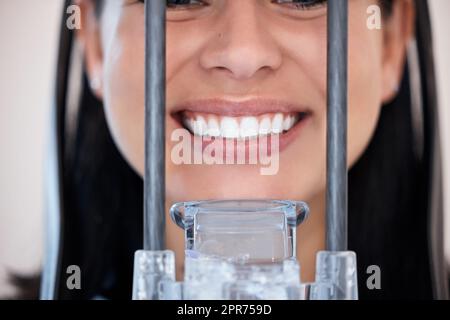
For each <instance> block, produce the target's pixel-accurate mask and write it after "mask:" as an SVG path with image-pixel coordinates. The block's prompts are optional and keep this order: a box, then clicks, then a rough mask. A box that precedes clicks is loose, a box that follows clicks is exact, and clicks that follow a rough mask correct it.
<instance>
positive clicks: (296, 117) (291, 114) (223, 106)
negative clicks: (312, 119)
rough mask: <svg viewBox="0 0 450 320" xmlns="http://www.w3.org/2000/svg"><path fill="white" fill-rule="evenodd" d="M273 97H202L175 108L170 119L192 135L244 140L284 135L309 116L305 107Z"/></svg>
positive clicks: (309, 113)
mask: <svg viewBox="0 0 450 320" xmlns="http://www.w3.org/2000/svg"><path fill="white" fill-rule="evenodd" d="M299 109H300V107H298V106H293V105H289V104H286V103H281V102H279V101H273V100H248V101H245V102H229V101H225V100H206V101H197V102H192V103H187V104H184V105H183V106H179V107H178V108H175V112H174V114H173V115H174V118H175V119H176V120H177V121H178V122H179V124H180V125H181V126H182V127H184V128H185V129H186V130H188V131H189V132H190V133H191V134H192V135H194V136H196V137H212V138H216V139H220V138H222V139H237V140H247V139H254V138H258V137H263V136H267V135H280V136H283V135H288V133H289V132H291V131H294V129H295V128H296V127H298V126H299V125H300V123H302V122H304V121H303V120H306V119H307V118H309V116H311V112H310V111H309V110H301V111H299Z"/></svg>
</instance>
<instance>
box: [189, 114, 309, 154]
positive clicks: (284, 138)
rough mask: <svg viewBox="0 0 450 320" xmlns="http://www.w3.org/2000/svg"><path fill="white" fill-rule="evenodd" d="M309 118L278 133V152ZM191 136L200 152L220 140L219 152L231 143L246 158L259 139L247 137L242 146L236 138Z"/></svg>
mask: <svg viewBox="0 0 450 320" xmlns="http://www.w3.org/2000/svg"><path fill="white" fill-rule="evenodd" d="M310 119H311V114H308V115H306V116H305V117H304V118H303V119H301V120H300V121H299V122H298V123H297V124H296V125H295V126H294V127H292V128H291V129H290V130H289V131H287V132H285V133H282V134H280V135H279V152H280V153H281V152H283V150H285V149H287V148H288V146H289V145H290V144H292V143H293V142H294V141H295V139H297V137H298V135H299V134H300V132H301V131H302V129H303V127H305V126H306V125H307V124H308V123H309V121H310ZM186 130H187V129H186ZM189 132H190V131H189ZM191 137H192V138H193V140H194V141H195V142H194V143H195V144H196V145H200V144H201V146H202V152H204V151H205V148H206V147H207V146H208V145H209V144H211V143H212V142H213V141H217V140H220V141H219V142H218V145H219V147H217V148H220V146H223V148H222V150H220V152H221V153H222V152H223V154H224V155H225V154H226V145H227V143H233V145H234V146H235V148H234V149H233V150H234V151H235V152H236V153H238V152H245V155H246V159H247V157H248V155H249V152H250V148H258V141H259V139H260V138H259V137H258V138H247V139H245V146H244V143H243V142H241V143H237V141H238V140H237V139H227V138H209V137H201V136H196V135H193V134H192V133H191ZM270 140H271V139H270V138H267V140H266V141H268V143H267V151H266V152H267V154H268V155H269V156H270V155H271V152H272V146H271V143H270ZM243 149H245V150H243ZM256 152H258V154H259V149H257V150H256Z"/></svg>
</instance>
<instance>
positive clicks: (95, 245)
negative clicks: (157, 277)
mask: <svg viewBox="0 0 450 320" xmlns="http://www.w3.org/2000/svg"><path fill="white" fill-rule="evenodd" d="M415 3H416V9H417V10H416V11H417V23H416V36H417V45H418V51H417V54H418V60H417V61H416V62H417V65H414V61H413V60H414V59H413V58H414V57H410V59H409V63H408V64H407V65H406V66H405V70H404V76H403V79H402V83H401V86H400V90H399V93H398V95H397V97H396V98H395V99H394V100H393V101H392V102H391V103H389V105H386V106H384V107H383V108H382V111H381V116H380V119H379V122H378V126H377V128H376V132H375V134H374V137H373V139H372V140H371V142H370V145H369V146H368V148H367V149H366V151H365V153H364V154H363V156H362V157H361V158H360V159H359V161H358V162H357V163H356V164H355V165H354V167H353V168H352V169H351V170H350V172H349V246H350V249H352V250H354V251H355V252H356V253H357V257H358V268H359V269H358V274H359V279H360V297H361V298H362V299H377V298H383V299H386V298H427V299H428V298H433V297H439V298H442V297H444V296H445V294H446V288H445V287H444V285H445V280H444V278H445V275H444V270H443V261H442V257H443V250H442V229H441V228H442V223H441V220H442V198H441V197H442V195H441V181H440V180H439V176H440V170H441V168H440V163H439V161H440V155H439V137H438V122H437V112H438V111H437V105H436V92H435V84H434V67H433V56H432V52H431V48H432V43H431V31H430V21H429V14H428V7H427V1H424V0H417V1H416V2H415ZM384 5H385V9H386V10H390V8H391V5H392V1H384ZM73 52H74V50H73V42H72V34H71V33H70V32H68V31H67V30H65V29H64V31H63V34H62V38H61V50H60V60H59V69H58V70H59V73H58V79H57V85H58V88H57V99H56V110H55V111H56V113H57V119H58V122H57V123H58V126H57V131H56V133H55V134H56V137H57V139H58V146H59V149H58V152H59V154H58V156H59V165H58V169H59V173H60V180H59V181H60V191H59V196H60V199H61V206H62V207H61V208H62V210H61V216H60V217H61V218H62V222H61V224H60V226H61V231H62V236H61V247H60V249H59V252H60V255H59V261H58V268H59V270H58V273H57V283H58V281H59V283H60V285H59V286H57V290H56V297H58V298H67V299H69V298H70V299H73V298H94V297H96V296H98V295H101V296H103V297H107V298H123V299H129V298H130V294H131V279H132V263H133V254H134V251H135V250H137V249H139V248H141V242H142V200H143V199H142V193H143V189H142V179H141V178H140V177H139V176H138V175H137V174H136V173H135V172H134V171H133V170H132V169H131V168H130V166H129V165H128V164H127V163H126V162H125V161H124V159H123V158H122V156H121V154H120V153H119V151H118V150H117V148H116V146H115V144H114V142H113V140H112V138H111V135H110V132H109V130H108V128H107V124H106V120H105V115H104V112H103V108H102V103H101V101H98V100H97V99H96V98H95V97H94V96H93V94H92V92H91V91H90V89H89V86H88V84H87V80H86V76H84V77H83V82H82V89H81V99H80V101H79V103H77V104H76V105H77V107H78V110H77V112H76V114H77V117H69V115H70V112H69V111H70V110H69V109H70V108H69V107H70V105H71V104H70V103H69V102H68V97H69V96H70V95H69V91H70V90H71V86H72V85H73V83H69V77H68V74H69V70H70V68H71V66H72V65H73V57H74V54H73ZM414 66H416V67H417V68H418V69H417V70H416V69H414ZM417 71H418V72H417ZM418 81H419V82H418ZM417 83H421V87H420V88H421V90H420V92H419V93H421V94H419V100H417V99H416V100H414V99H412V98H411V97H412V95H411V93H412V92H414V90H415V89H417V88H416V87H414V90H413V88H411V86H412V85H411V84H414V85H416V84H417ZM416 93H417V92H416ZM417 106H418V107H417ZM72 264H76V265H79V266H80V267H81V270H83V287H82V290H74V291H69V290H67V288H66V286H65V281H64V278H63V275H64V270H66V267H67V266H68V265H72ZM370 265H378V266H379V267H380V268H381V270H382V290H379V291H377V290H375V291H369V290H368V289H367V287H366V285H365V279H366V277H367V274H366V268H367V267H368V266H370Z"/></svg>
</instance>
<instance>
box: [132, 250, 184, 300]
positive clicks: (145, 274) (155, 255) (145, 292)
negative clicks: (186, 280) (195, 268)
mask: <svg viewBox="0 0 450 320" xmlns="http://www.w3.org/2000/svg"><path fill="white" fill-rule="evenodd" d="M133 277H134V279H133V300H158V299H159V298H160V297H159V287H160V284H161V283H162V282H170V283H173V282H175V256H174V253H173V252H172V251H169V250H165V251H145V250H140V251H136V253H135V255H134V276H133Z"/></svg>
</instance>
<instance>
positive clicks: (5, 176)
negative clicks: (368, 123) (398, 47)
mask: <svg viewBox="0 0 450 320" xmlns="http://www.w3.org/2000/svg"><path fill="white" fill-rule="evenodd" d="M62 2H63V1H62V0H39V1H35V0H0V39H1V43H2V45H1V49H0V150H1V166H0V297H1V296H4V295H5V294H11V293H13V291H12V288H11V287H10V286H9V285H8V284H7V281H6V280H7V279H6V274H7V272H8V271H11V270H14V271H19V272H24V273H30V272H35V271H37V270H39V268H40V263H41V260H42V252H43V250H42V249H43V248H42V245H43V241H42V238H43V223H42V214H43V184H44V182H43V178H44V173H43V170H44V165H45V148H46V143H47V142H46V141H47V136H48V133H49V128H48V121H49V112H50V106H51V103H52V89H53V81H54V70H55V57H56V52H57V43H58V29H59V22H60V15H61V12H62ZM430 5H431V9H432V21H433V26H434V29H435V46H436V48H435V52H436V58H437V73H438V74H437V76H438V80H439V83H438V84H439V91H440V93H441V95H440V97H439V99H440V106H441V123H442V125H441V128H442V136H443V137H444V163H445V164H450V86H449V83H450V58H449V57H450V35H449V31H448V30H450V20H449V18H448V16H449V14H450V1H449V0H430ZM445 175H446V177H445V191H444V192H445V200H446V203H445V208H446V212H447V213H450V168H449V167H448V166H447V167H446V168H445ZM446 230H447V236H446V252H447V257H449V259H448V261H450V214H447V218H446Z"/></svg>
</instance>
